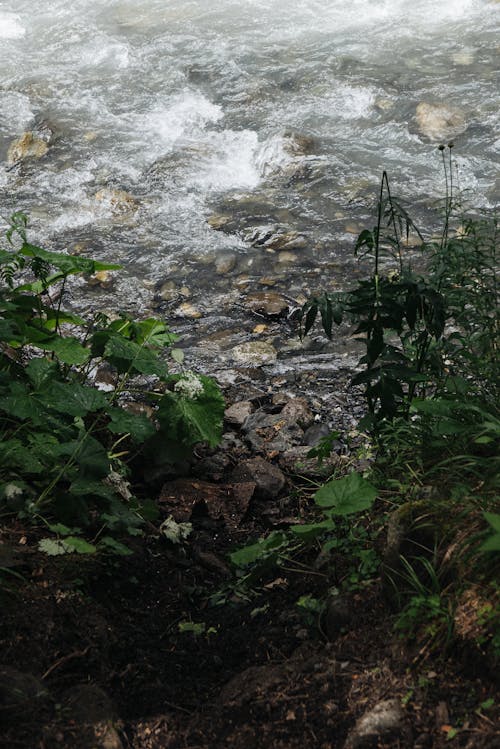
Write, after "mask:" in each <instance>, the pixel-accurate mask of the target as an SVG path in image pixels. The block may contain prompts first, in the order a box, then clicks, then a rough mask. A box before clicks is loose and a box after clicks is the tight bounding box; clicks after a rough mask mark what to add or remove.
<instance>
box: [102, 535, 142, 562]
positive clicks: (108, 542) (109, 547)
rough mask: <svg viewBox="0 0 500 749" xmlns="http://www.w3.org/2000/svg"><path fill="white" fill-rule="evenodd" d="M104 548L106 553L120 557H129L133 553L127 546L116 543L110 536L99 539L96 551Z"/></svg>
mask: <svg viewBox="0 0 500 749" xmlns="http://www.w3.org/2000/svg"><path fill="white" fill-rule="evenodd" d="M103 547H104V549H105V550H106V551H111V552H112V553H113V554H118V555H119V556H121V557H129V556H130V555H131V554H133V553H134V552H133V551H132V549H129V548H128V546H125V544H122V543H121V542H120V541H117V540H116V538H113V537H112V536H103V537H102V538H101V539H99V544H98V549H99V550H101V549H102V548H103Z"/></svg>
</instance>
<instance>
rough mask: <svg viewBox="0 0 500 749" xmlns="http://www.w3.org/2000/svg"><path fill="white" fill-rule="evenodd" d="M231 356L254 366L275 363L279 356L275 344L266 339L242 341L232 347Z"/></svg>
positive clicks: (237, 360) (239, 361) (236, 360)
mask: <svg viewBox="0 0 500 749" xmlns="http://www.w3.org/2000/svg"><path fill="white" fill-rule="evenodd" d="M231 356H232V358H233V359H234V361H235V362H238V363H240V364H246V365H248V366H254V367H259V366H262V365H264V364H273V363H274V362H275V361H276V359H277V358H278V354H277V351H276V349H275V348H274V346H273V345H272V344H271V343H267V342H266V341H247V342H245V343H240V344H238V345H237V346H234V348H232V349H231Z"/></svg>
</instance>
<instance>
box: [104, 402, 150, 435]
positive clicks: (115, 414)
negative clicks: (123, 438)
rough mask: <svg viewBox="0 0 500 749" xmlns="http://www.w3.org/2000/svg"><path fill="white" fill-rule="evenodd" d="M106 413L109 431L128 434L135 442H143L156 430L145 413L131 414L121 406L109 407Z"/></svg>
mask: <svg viewBox="0 0 500 749" xmlns="http://www.w3.org/2000/svg"><path fill="white" fill-rule="evenodd" d="M107 413H108V416H110V417H111V423H110V424H109V426H108V429H109V431H110V432H114V433H115V434H130V436H131V437H132V439H134V440H135V441H136V442H144V441H145V440H147V439H148V438H149V437H151V436H152V435H153V434H154V433H155V431H156V429H155V427H154V425H153V423H152V421H151V419H148V417H147V416H146V415H145V414H133V413H130V412H128V411H125V410H124V409H122V408H109V409H108V411H107Z"/></svg>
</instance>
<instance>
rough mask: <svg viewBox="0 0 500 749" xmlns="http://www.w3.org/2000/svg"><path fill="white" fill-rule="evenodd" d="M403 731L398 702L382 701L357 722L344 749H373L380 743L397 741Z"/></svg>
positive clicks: (403, 723)
mask: <svg viewBox="0 0 500 749" xmlns="http://www.w3.org/2000/svg"><path fill="white" fill-rule="evenodd" d="M405 729H406V726H405V720H404V712H403V710H402V708H401V704H400V702H399V700H397V699H391V700H383V702H379V703H378V704H377V705H375V707H373V708H372V709H371V710H368V712H366V713H365V714H364V715H362V716H361V718H360V719H359V720H358V721H357V723H356V725H355V726H354V728H353V730H352V731H351V732H350V734H349V736H348V737H347V741H346V742H345V744H344V749H375V748H376V747H377V746H379V744H380V742H381V741H384V742H387V741H389V740H395V741H397V740H398V738H400V737H402V735H403V734H404V733H405Z"/></svg>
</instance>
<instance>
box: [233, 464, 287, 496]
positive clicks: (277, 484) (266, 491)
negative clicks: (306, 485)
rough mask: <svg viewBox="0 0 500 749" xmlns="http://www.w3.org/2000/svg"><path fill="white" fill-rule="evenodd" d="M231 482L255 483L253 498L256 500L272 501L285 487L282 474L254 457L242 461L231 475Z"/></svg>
mask: <svg viewBox="0 0 500 749" xmlns="http://www.w3.org/2000/svg"><path fill="white" fill-rule="evenodd" d="M231 481H234V482H235V483H243V482H248V481H252V482H254V483H255V485H256V486H255V496H256V497H257V498H258V499H274V498H275V497H277V496H278V495H279V493H280V492H281V491H282V489H283V488H284V486H285V483H286V480H285V476H284V474H283V472H282V471H281V470H280V469H279V468H278V467H277V466H275V465H273V464H272V463H268V462H267V461H266V460H264V458H260V457H256V458H250V459H249V460H244V461H243V462H242V463H240V464H239V465H238V466H236V468H235V469H234V470H233V472H232V473H231Z"/></svg>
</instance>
